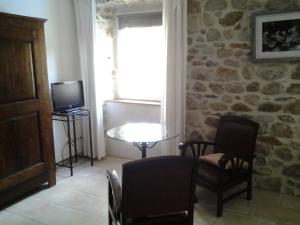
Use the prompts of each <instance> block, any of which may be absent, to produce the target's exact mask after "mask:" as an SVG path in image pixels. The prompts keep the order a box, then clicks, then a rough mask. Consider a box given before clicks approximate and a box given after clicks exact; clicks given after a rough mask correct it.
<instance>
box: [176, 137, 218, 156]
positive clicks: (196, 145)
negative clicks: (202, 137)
mask: <svg viewBox="0 0 300 225" xmlns="http://www.w3.org/2000/svg"><path fill="white" fill-rule="evenodd" d="M208 145H212V146H214V145H215V143H214V142H210V141H194V140H192V141H186V142H184V143H180V144H179V146H178V147H179V149H180V150H181V155H182V156H184V155H185V153H186V151H187V150H191V151H192V153H193V156H194V157H197V158H198V157H199V156H202V155H205V151H206V148H207V146H208Z"/></svg>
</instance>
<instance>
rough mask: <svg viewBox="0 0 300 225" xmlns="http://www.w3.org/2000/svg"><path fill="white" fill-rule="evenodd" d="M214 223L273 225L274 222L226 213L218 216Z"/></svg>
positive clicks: (225, 224) (224, 224)
mask: <svg viewBox="0 0 300 225" xmlns="http://www.w3.org/2000/svg"><path fill="white" fill-rule="evenodd" d="M214 225H275V223H273V222H272V221H268V220H262V219H258V218H255V217H249V216H242V215H237V214H230V213H226V214H224V215H223V216H222V217H219V218H218V219H217V220H216V222H215V223H214Z"/></svg>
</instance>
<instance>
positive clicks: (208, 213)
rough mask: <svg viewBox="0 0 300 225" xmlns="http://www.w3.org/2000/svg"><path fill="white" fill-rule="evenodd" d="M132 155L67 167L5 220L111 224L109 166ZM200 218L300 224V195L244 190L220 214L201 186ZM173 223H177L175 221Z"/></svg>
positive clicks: (6, 212)
mask: <svg viewBox="0 0 300 225" xmlns="http://www.w3.org/2000/svg"><path fill="white" fill-rule="evenodd" d="M127 161H128V160H126V159H121V158H112V157H107V158H105V159H104V160H102V161H98V162H96V163H95V165H94V166H93V167H91V166H90V165H89V163H88V162H86V163H83V164H81V165H79V166H77V167H76V168H75V172H74V176H73V177H70V176H69V170H67V169H65V168H62V169H59V170H58V172H57V185H56V186H54V187H52V188H50V189H45V190H42V191H39V192H37V193H35V194H33V195H31V196H29V197H27V198H25V199H23V200H20V201H19V202H17V203H15V204H13V205H11V206H9V207H7V208H5V209H3V210H2V211H0V225H41V224H44V225H67V224H68V225H69V224H70V225H71V224H72V225H76V224H78V225H83V224H84V225H107V180H106V177H105V170H106V169H107V168H111V169H116V170H117V173H118V174H119V175H121V165H122V164H123V163H125V162H127ZM197 195H198V199H199V202H198V203H197V204H195V219H194V224H197V225H205V224H211V225H235V224H237V225H299V224H300V199H299V198H295V197H291V196H286V195H280V194H277V193H272V192H266V191H261V190H254V196H253V200H252V201H247V200H245V198H244V197H243V196H241V197H240V198H236V199H234V200H232V201H230V202H228V203H227V204H225V206H224V215H223V217H221V218H217V217H216V216H215V199H216V198H215V196H214V195H212V194H210V193H209V192H207V191H204V190H202V189H197ZM170 225H171V224H170Z"/></svg>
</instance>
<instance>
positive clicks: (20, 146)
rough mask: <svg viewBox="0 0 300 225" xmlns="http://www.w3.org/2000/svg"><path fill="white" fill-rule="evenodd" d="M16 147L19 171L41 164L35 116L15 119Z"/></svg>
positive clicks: (36, 118) (36, 117) (37, 126)
mask: <svg viewBox="0 0 300 225" xmlns="http://www.w3.org/2000/svg"><path fill="white" fill-rule="evenodd" d="M15 127H16V131H15V132H16V136H15V140H16V145H17V151H18V157H19V158H20V169H26V168H28V167H30V166H33V165H35V164H37V163H39V162H42V155H41V149H42V148H41V147H40V140H39V139H40V136H39V134H40V132H39V124H38V116H37V114H36V113H35V114H32V115H27V116H23V117H21V118H18V119H16V121H15Z"/></svg>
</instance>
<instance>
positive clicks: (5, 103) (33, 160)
mask: <svg viewBox="0 0 300 225" xmlns="http://www.w3.org/2000/svg"><path fill="white" fill-rule="evenodd" d="M45 21H46V20H45V19H38V18H30V17H24V16H17V15H12V14H6V13H0V205H2V204H3V203H5V202H7V201H9V200H11V199H13V198H15V197H17V196H19V195H22V194H24V193H25V192H27V191H30V190H32V189H34V188H35V187H37V186H39V185H41V184H43V183H48V184H49V186H53V185H55V182H56V180H55V161H54V151H53V136H52V124H51V117H50V116H51V112H50V110H51V108H50V101H49V93H48V92H49V88H48V78H47V65H46V51H45V36H44V22H45Z"/></svg>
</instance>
